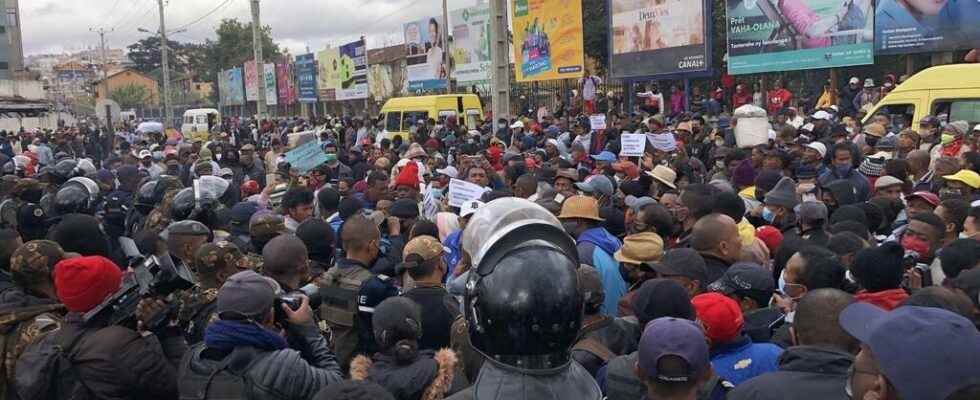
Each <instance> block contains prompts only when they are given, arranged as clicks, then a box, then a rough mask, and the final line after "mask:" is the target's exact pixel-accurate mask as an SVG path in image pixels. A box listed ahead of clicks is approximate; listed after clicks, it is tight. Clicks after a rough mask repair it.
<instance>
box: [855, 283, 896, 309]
mask: <svg viewBox="0 0 980 400" xmlns="http://www.w3.org/2000/svg"><path fill="white" fill-rule="evenodd" d="M907 298H909V294H908V293H907V292H905V289H902V288H898V289H889V290H882V291H880V292H873V293H872V292H868V291H861V292H858V294H856V295H854V300H856V301H860V302H864V303H871V304H874V305H876V306H878V308H882V309H884V310H886V311H891V310H894V309H896V308H898V306H900V305H902V302H904V301H905V299H907Z"/></svg>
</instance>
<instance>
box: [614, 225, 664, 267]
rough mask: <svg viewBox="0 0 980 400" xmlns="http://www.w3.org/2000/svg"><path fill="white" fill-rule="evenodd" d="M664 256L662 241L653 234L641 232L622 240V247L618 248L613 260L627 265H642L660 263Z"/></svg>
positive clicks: (658, 236)
mask: <svg viewBox="0 0 980 400" xmlns="http://www.w3.org/2000/svg"><path fill="white" fill-rule="evenodd" d="M663 256H664V239H663V238H661V237H660V235H658V234H656V233H654V232H643V233H637V234H635V235H629V236H627V237H626V238H624V239H623V247H620V248H619V251H617V252H616V254H613V258H615V259H616V261H619V262H621V263H627V264H643V263H648V262H655V261H660V259H661V258H663Z"/></svg>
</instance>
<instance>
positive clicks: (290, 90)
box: [276, 63, 296, 106]
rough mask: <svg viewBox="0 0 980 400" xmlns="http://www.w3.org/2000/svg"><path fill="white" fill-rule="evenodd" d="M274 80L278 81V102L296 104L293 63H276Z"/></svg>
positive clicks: (288, 104)
mask: <svg viewBox="0 0 980 400" xmlns="http://www.w3.org/2000/svg"><path fill="white" fill-rule="evenodd" d="M276 81H277V82H278V83H279V104H284V105H287V106H290V105H293V104H296V84H295V82H293V65H292V64H290V63H278V64H276Z"/></svg>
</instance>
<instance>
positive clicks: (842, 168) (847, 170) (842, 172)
mask: <svg viewBox="0 0 980 400" xmlns="http://www.w3.org/2000/svg"><path fill="white" fill-rule="evenodd" d="M852 169H854V167H853V166H851V165H835V166H834V173H835V174H836V175H837V176H839V177H845V176H848V175H850V174H851V170H852Z"/></svg>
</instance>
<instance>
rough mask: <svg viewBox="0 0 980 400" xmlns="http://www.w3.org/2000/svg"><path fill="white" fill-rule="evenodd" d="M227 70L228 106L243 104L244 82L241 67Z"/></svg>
mask: <svg viewBox="0 0 980 400" xmlns="http://www.w3.org/2000/svg"><path fill="white" fill-rule="evenodd" d="M227 72H228V89H227V90H228V103H227V105H229V106H240V105H244V104H245V83H244V79H243V75H242V69H241V68H232V69H230V70H228V71H227Z"/></svg>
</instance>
